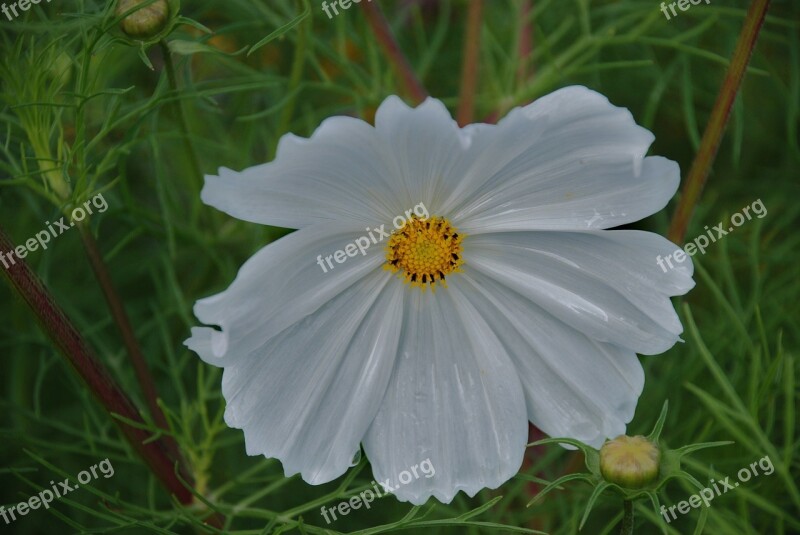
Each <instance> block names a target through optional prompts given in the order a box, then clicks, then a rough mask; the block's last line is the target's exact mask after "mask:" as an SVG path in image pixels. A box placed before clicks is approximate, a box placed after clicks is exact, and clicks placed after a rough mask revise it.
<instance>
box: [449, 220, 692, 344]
mask: <svg viewBox="0 0 800 535" xmlns="http://www.w3.org/2000/svg"><path fill="white" fill-rule="evenodd" d="M616 232H619V231H598V232H593V233H585V234H583V235H582V234H581V233H565V232H548V231H544V232H509V233H496V234H486V235H480V236H471V237H468V238H467V239H465V241H464V250H465V253H464V260H465V263H466V264H467V265H468V266H469V267H470V268H472V269H475V270H476V271H479V272H480V273H482V274H484V275H486V276H488V277H490V278H492V279H494V280H496V281H498V282H500V283H502V284H503V285H505V286H507V287H508V288H510V289H511V290H513V291H515V292H517V293H519V294H521V295H523V296H525V297H526V298H528V299H530V300H531V301H533V302H534V303H536V304H537V305H538V306H540V307H541V308H543V309H544V310H546V311H547V312H548V313H550V314H552V315H553V316H555V317H557V318H559V319H560V320H562V321H563V322H564V323H566V324H568V325H570V326H572V327H574V328H575V329H577V330H578V331H580V332H583V333H584V334H586V335H588V336H590V337H591V338H593V339H595V340H598V341H601V342H609V343H611V344H616V345H619V346H620V347H625V348H628V349H631V350H633V351H635V352H637V353H643V354H658V353H663V352H664V351H666V350H667V349H669V348H670V347H672V346H673V345H674V344H675V342H677V341H678V340H679V338H678V334H679V333H680V332H681V325H680V322H679V321H678V319H677V316H676V315H675V311H674V309H673V308H672V304H671V303H670V301H669V298H668V297H667V295H674V294H670V293H669V292H670V291H672V287H671V286H670V284H673V285H675V284H681V285H683V287H686V286H687V285H688V284H690V283H689V282H688V281H690V280H691V279H688V281H687V280H686V278H685V276H682V275H681V274H680V273H675V274H664V273H663V272H661V270H660V268H658V266H657V265H656V257H655V256H653V257H652V258H648V253H649V252H650V250H652V249H650V250H646V249H642V251H641V252H638V251H637V247H636V244H632V245H627V244H626V243H625V238H626V236H631V235H637V234H638V236H639V239H638V240H637V242H641V241H642V239H644V240H646V239H647V238H642V237H641V235H642V234H646V233H636V232H634V234H626V235H623V236H621V237H618V238H616V239H614V238H610V237H609V238H606V237H605V236H606V235H607V234H610V235H613V234H615V233H616ZM654 236H655V235H654ZM652 241H653V242H655V243H659V244H660V245H661V246H662V247H663V251H666V250H668V249H667V243H668V242H666V240H663V239H661V238H653V240H652ZM665 242H666V243H665ZM615 255H619V257H618V258H616V259H615V258H614V256H615ZM670 279H672V280H679V281H681V282H675V283H669V282H667V281H669V280H670ZM681 279H683V280H681ZM661 281H664V284H663V286H662V283H661ZM688 287H691V286H688ZM659 290H661V291H659ZM686 290H688V288H686ZM684 291H685V290H684Z"/></svg>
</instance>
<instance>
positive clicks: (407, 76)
mask: <svg viewBox="0 0 800 535" xmlns="http://www.w3.org/2000/svg"><path fill="white" fill-rule="evenodd" d="M361 7H362V8H364V15H365V16H366V18H367V23H369V26H370V28H372V32H373V33H374V34H375V38H376V39H377V40H378V44H380V45H381V48H383V51H384V53H386V56H387V58H388V59H389V62H390V63H391V64H392V65H393V66H394V68H395V70H396V71H397V74H398V75H399V76H400V78H401V79H402V81H403V85H404V86H405V87H406V90H407V91H408V93H409V95H410V96H411V98H412V99H413V100H414V101H415V103H417V104H419V103H420V102H422V101H423V100H425V99H426V98H428V92H427V91H426V90H425V87H423V85H422V83H421V82H420V81H419V79H417V75H416V74H414V70H413V69H412V68H411V64H410V63H409V62H408V59H406V57H405V55H404V54H403V51H402V50H400V46H399V45H398V44H397V41H396V40H395V38H394V35H393V34H392V29H391V28H390V27H389V23H388V22H387V21H386V17H384V16H383V13H382V12H381V10H380V8H379V7H378V5H377V4H375V3H372V2H362V3H361Z"/></svg>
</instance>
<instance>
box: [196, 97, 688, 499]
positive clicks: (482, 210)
mask: <svg viewBox="0 0 800 535" xmlns="http://www.w3.org/2000/svg"><path fill="white" fill-rule="evenodd" d="M652 141H653V135H652V134H651V133H650V132H649V131H647V130H645V129H644V128H642V127H640V126H637V125H636V123H635V122H634V120H633V117H632V116H631V114H630V113H629V112H628V111H627V110H625V109H623V108H617V107H614V106H612V105H611V104H610V103H609V102H608V100H607V99H606V98H605V97H603V96H602V95H600V94H598V93H596V92H593V91H590V90H588V89H586V88H585V87H568V88H565V89H562V90H559V91H556V92H554V93H552V94H550V95H548V96H545V97H542V98H540V99H538V100H537V101H535V102H534V103H533V104H530V105H528V106H525V107H523V108H517V109H514V110H512V111H511V112H510V113H509V114H508V116H507V117H505V118H504V119H503V120H502V121H500V122H499V123H498V124H497V125H487V124H475V125H470V126H468V127H466V128H463V129H459V128H458V126H457V125H456V123H455V122H454V121H453V120H452V118H451V117H450V114H449V113H448V111H447V109H446V108H445V106H444V105H443V104H442V103H441V102H439V101H437V100H433V99H428V100H427V101H425V102H424V103H423V104H421V105H420V106H419V107H417V108H415V109H412V108H409V107H408V106H406V105H405V104H403V103H402V102H401V101H400V99H398V98H397V97H389V98H387V99H386V100H385V101H384V102H383V104H382V105H381V106H380V108H379V109H378V111H377V115H376V117H375V126H374V127H372V126H370V125H369V124H367V123H365V122H363V121H361V120H358V119H354V118H349V117H333V118H330V119H327V120H325V121H324V122H323V123H322V124H321V125H320V127H319V128H318V129H317V130H316V131H315V132H314V134H313V135H312V136H311V138H309V139H304V138H299V137H296V136H294V135H287V136H284V137H283V138H282V139H281V141H280V143H279V146H278V152H277V157H276V159H275V161H273V162H271V163H267V164H263V165H259V166H255V167H251V168H249V169H246V170H244V171H242V172H240V173H237V172H234V171H230V170H228V169H221V170H220V175H219V176H208V177H206V184H205V188H204V189H203V193H202V198H203V201H205V202H206V203H207V204H210V205H211V206H214V207H216V208H218V209H220V210H223V211H225V212H227V213H228V214H230V215H232V216H234V217H237V218H239V219H243V220H246V221H252V222H255V223H261V224H264V225H275V226H279V227H288V228H296V229H299V230H298V231H297V232H294V233H292V234H290V235H288V236H286V237H284V238H282V239H280V240H278V241H276V242H275V243H272V244H269V245H268V246H266V247H264V248H263V249H261V250H260V251H259V252H258V253H256V254H255V255H254V256H253V257H252V258H251V259H250V260H248V261H247V262H246V263H245V264H244V266H242V268H241V270H240V271H239V274H238V276H237V277H236V279H235V280H234V281H233V283H232V284H231V286H230V287H229V288H228V289H227V290H226V291H224V292H222V293H220V294H218V295H215V296H213V297H209V298H207V299H203V300H201V301H198V303H197V305H196V307H195V314H196V315H197V317H198V318H199V319H200V321H202V322H203V323H204V324H206V325H209V326H214V327H196V328H193V329H192V336H191V338H190V339H189V340H187V342H186V343H187V345H188V346H189V347H190V348H191V349H192V350H194V351H196V352H197V353H198V354H199V355H200V357H201V358H202V359H203V360H204V361H206V362H208V363H210V364H213V365H215V366H221V367H223V368H224V369H225V371H224V375H223V380H222V392H223V395H224V397H225V399H226V401H227V409H226V412H225V419H226V422H227V423H228V425H230V426H232V427H236V428H241V429H243V430H244V436H245V443H246V448H247V453H248V454H249V455H265V456H267V457H275V458H278V459H280V460H281V462H282V463H283V466H284V469H285V472H286V474H287V475H291V474H296V473H298V472H299V473H300V474H301V475H302V477H303V479H304V480H305V481H307V482H309V483H312V484H320V483H325V482H328V481H331V480H333V479H335V478H337V477H339V476H341V475H342V474H343V473H344V472H345V471H347V469H348V467H350V466H351V462H352V459H353V457H354V455H355V454H356V453H357V451H358V450H359V445H360V444H363V446H364V451H365V452H366V454H367V456H368V457H369V460H370V462H371V464H372V468H373V473H374V476H375V479H376V480H378V481H384V480H389V481H391V482H394V483H395V486H396V484H397V476H398V474H400V473H401V472H403V471H408V470H409V469H410V468H411V467H412V466H415V465H417V464H419V463H420V462H421V461H422V460H424V459H430V462H431V464H432V465H433V466H434V467H435V470H436V475H435V477H430V478H429V477H418V478H414V479H413V480H412V481H411V482H409V483H408V484H405V485H401V486H399V487H398V488H397V489H396V490H395V494H396V496H397V497H398V498H399V499H401V500H403V501H406V500H407V501H410V502H412V503H415V504H421V503H424V502H425V501H426V500H427V499H428V498H429V497H430V496H435V497H436V498H438V499H439V500H441V501H443V502H450V501H451V500H452V499H453V496H454V495H455V494H456V492H458V491H459V490H463V491H465V492H466V493H467V494H469V495H470V496H472V495H474V494H475V493H476V492H478V491H479V490H481V489H482V488H485V487H489V488H496V487H497V486H499V485H501V484H502V483H503V482H505V481H507V480H508V479H509V478H511V477H512V476H513V475H514V474H515V473H516V472H517V471H518V470H519V468H520V465H521V463H522V458H523V454H524V451H525V444H526V439H527V436H528V420H530V421H531V422H533V424H534V425H536V426H538V427H539V428H540V429H542V430H543V431H544V432H546V433H548V434H550V435H553V436H562V437H572V438H575V439H578V440H581V441H583V442H586V443H589V444H592V445H595V446H599V445H600V444H601V443H602V442H603V440H604V439H605V438H607V437H615V436H617V435H620V434H624V433H625V424H626V423H627V422H629V421H630V419H631V418H632V416H633V413H634V409H635V407H636V402H637V398H638V397H639V394H640V393H641V391H642V387H643V384H644V374H643V370H642V367H641V365H640V364H639V361H638V358H637V356H636V353H642V354H657V353H662V352H663V351H666V350H667V349H669V348H670V347H672V345H673V344H675V342H676V341H678V340H679V334H680V333H681V332H682V327H681V324H680V321H679V319H678V317H677V315H676V313H675V311H674V309H673V307H672V304H671V302H670V299H669V297H670V296H674V295H681V294H684V293H686V292H687V291H688V290H689V289H690V288H691V287H692V286H693V285H694V282H693V280H692V264H691V260H688V259H687V260H686V261H685V262H683V263H682V264H675V268H674V269H671V270H669V271H668V272H666V273H665V272H664V271H663V270H662V269H661V268H660V267H659V266H658V265H657V263H656V258H657V257H658V256H659V255H660V256H666V255H668V254H670V253H672V252H673V251H675V249H676V247H675V246H674V245H673V244H671V243H670V242H668V241H667V240H666V239H664V238H662V237H661V236H658V235H656V234H652V233H649V232H641V231H636V230H615V231H607V230H604V229H608V228H611V227H616V226H619V225H624V224H627V223H631V222H634V221H637V220H639V219H642V218H643V217H646V216H648V215H650V214H653V213H654V212H657V211H659V210H660V209H662V208H663V207H664V206H665V205H666V203H667V202H668V201H669V199H670V198H671V197H672V195H673V194H674V193H675V191H676V189H677V186H678V181H679V169H678V165H677V164H676V163H675V162H672V161H669V160H666V159H664V158H661V157H658V156H651V157H645V153H646V152H647V150H648V147H649V146H650V144H651V142H652ZM420 203H424V206H425V207H426V208H427V210H429V212H430V219H429V220H428V221H429V222H433V229H432V230H430V229H427V228H426V225H425V224H424V222H423V220H422V219H421V218H417V217H416V216H411V217H410V219H411V221H410V222H409V223H408V224H407V225H406V226H405V227H404V228H403V229H402V230H401V231H396V232H394V234H393V235H392V238H391V240H387V239H384V241H383V242H381V243H380V244H378V245H372V246H371V247H369V248H368V249H366V250H365V254H364V255H363V256H362V255H361V254H360V253H358V252H356V255H355V256H353V257H347V258H346V262H342V263H338V261H337V262H334V263H332V264H330V265H328V264H326V265H325V267H326V269H327V272H326V271H323V269H321V267H322V266H321V265H320V264H318V256H322V257H325V256H327V255H330V254H332V253H334V252H335V251H337V250H342V249H344V248H345V246H346V245H347V244H350V243H354V242H355V241H356V240H357V239H358V238H359V237H362V236H364V235H366V234H367V229H375V228H376V227H379V226H380V225H385V228H386V229H387V231H388V230H394V227H393V226H392V224H391V223H392V221H393V219H394V218H395V217H396V216H398V215H403V214H405V213H406V210H408V209H409V208H411V207H414V206H417V205H418V204H420ZM406 215H408V214H406ZM447 225H449V227H448V226H447ZM402 232H404V234H402ZM456 233H457V234H458V236H457V237H454V236H453V234H456ZM448 255H449V256H448ZM451 259H457V260H456V261H453V262H450V260H451ZM389 262H393V263H394V266H389V265H388V264H389ZM331 266H332V268H330V267H331ZM387 267H393V268H394V269H395V270H397V273H393V271H392V270H387V269H386V268H387ZM328 268H330V269H328ZM405 269H409V270H414V269H416V270H418V272H417V273H406V271H405ZM425 271H428V272H430V273H429V274H428V277H426V281H425V283H426V284H425V285H424V286H431V279H430V275H434V277H433V279H434V280H435V282H434V284H433V286H434V289H435V291H432V290H431V289H427V288H425V289H423V288H424V286H423V285H422V281H421V279H422V277H421V276H422V275H424V274H425V273H424V272H425ZM438 272H441V273H438ZM415 274H416V275H417V277H416V279H415V280H414V282H415V283H416V284H412V283H411V278H412V275H415ZM439 275H443V276H445V278H446V280H445V281H444V283H443V281H441V280H440V279H441V277H440V276H439ZM445 284H446V286H445Z"/></svg>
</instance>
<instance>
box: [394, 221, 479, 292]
mask: <svg viewBox="0 0 800 535" xmlns="http://www.w3.org/2000/svg"><path fill="white" fill-rule="evenodd" d="M463 238H464V236H462V235H460V234H458V232H457V231H456V228H455V227H453V226H452V225H451V224H450V222H449V221H448V220H447V219H445V218H443V217H435V216H434V217H429V218H427V219H420V218H419V217H417V216H415V215H412V216H411V218H410V219H409V220H408V221H407V222H406V224H405V225H403V226H402V227H401V228H399V229H397V230H396V231H394V232H393V233H392V236H391V238H389V243H388V245H387V246H386V265H385V266H384V269H387V270H390V271H392V272H394V273H398V272H400V271H402V273H398V275H399V276H400V278H402V279H403V280H404V281H405V282H407V283H409V284H411V286H412V287H413V286H417V287H421V288H422V290H423V291H424V290H425V288H427V286H428V285H430V286H431V288H432V289H433V290H435V289H436V287H435V286H434V284H435V283H437V282H439V283H441V284H442V286H444V287H445V288H446V287H447V283H446V282H445V276H446V275H449V274H450V273H454V272H455V273H457V272H459V271H461V269H460V266H461V264H463V263H464V260H462V258H461V250H462V247H461V240H462V239H463Z"/></svg>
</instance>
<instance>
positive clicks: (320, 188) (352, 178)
mask: <svg viewBox="0 0 800 535" xmlns="http://www.w3.org/2000/svg"><path fill="white" fill-rule="evenodd" d="M383 160H384V155H383V153H382V148H381V146H380V144H379V143H378V142H377V138H376V136H375V129H374V128H373V127H372V126H370V125H369V124H367V123H366V122H364V121H361V120H359V119H353V118H351V117H331V118H329V119H326V120H325V121H323V122H322V124H320V126H319V127H318V128H317V130H316V131H315V132H314V134H313V135H312V136H311V137H310V138H308V139H305V138H301V137H298V136H295V135H292V134H287V135H285V136H283V137H282V138H281V140H280V142H279V144H278V150H277V153H276V157H275V160H274V161H272V162H270V163H265V164H262V165H257V166H255V167H250V168H248V169H245V170H243V171H242V172H238V173H237V172H235V171H231V170H229V169H225V168H222V169H220V171H219V176H211V175H209V176H206V183H205V187H204V188H203V191H202V199H203V202H205V203H206V204H209V205H211V206H214V207H216V208H218V209H220V210H222V211H223V212H226V213H228V214H230V215H232V216H234V217H237V218H239V219H243V220H245V221H252V222H254V223H263V224H266V225H274V226H279V227H287V228H303V227H306V226H308V225H311V224H314V223H327V222H330V221H351V222H355V223H356V226H362V224H363V225H369V224H372V223H376V222H378V221H382V222H385V221H386V220H387V219H388V220H390V221H391V219H392V218H393V217H395V216H396V215H398V214H397V213H396V212H397V208H396V206H394V205H386V204H383V203H382V199H391V196H389V195H387V192H390V191H391V188H393V187H394V185H393V184H392V183H391V182H390V181H391V180H392V179H393V177H392V176H390V175H389V174H387V172H386V166H385V165H384V163H383ZM417 202H419V201H417ZM405 208H408V206H405V207H403V208H402V209H405ZM402 209H401V210H402ZM401 213H402V212H401Z"/></svg>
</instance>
